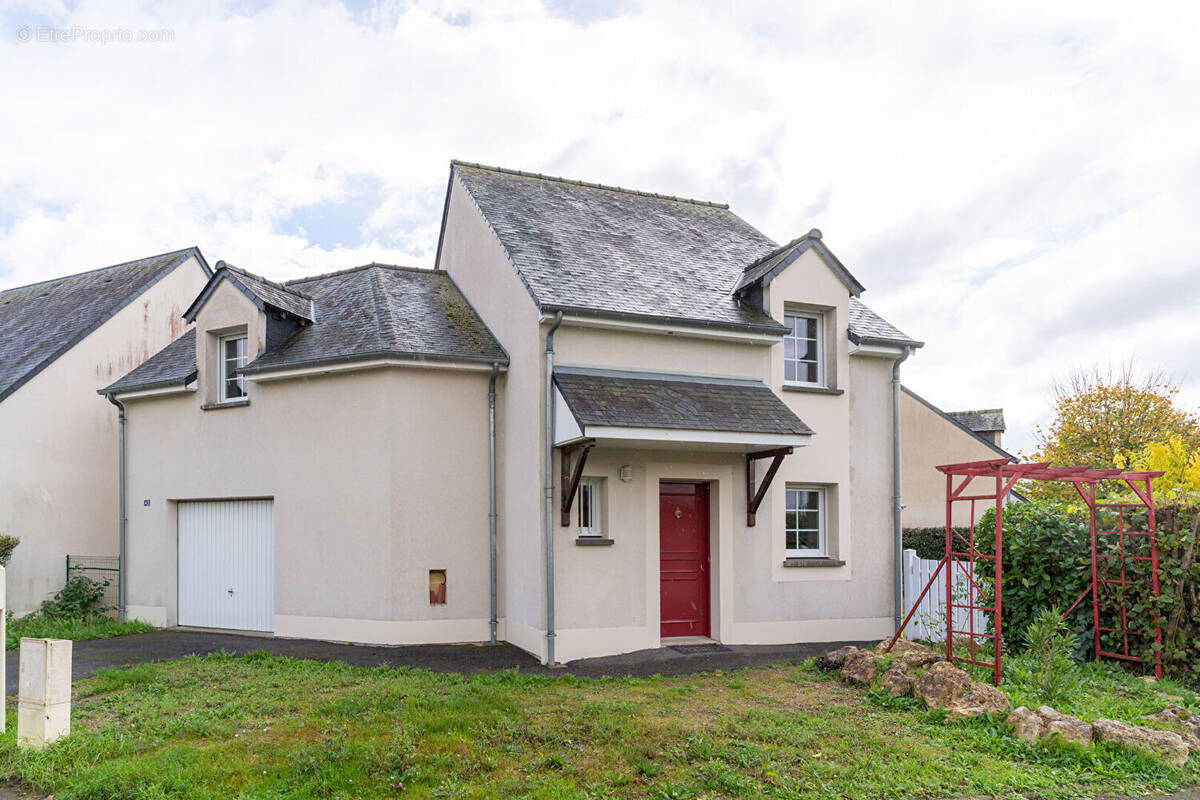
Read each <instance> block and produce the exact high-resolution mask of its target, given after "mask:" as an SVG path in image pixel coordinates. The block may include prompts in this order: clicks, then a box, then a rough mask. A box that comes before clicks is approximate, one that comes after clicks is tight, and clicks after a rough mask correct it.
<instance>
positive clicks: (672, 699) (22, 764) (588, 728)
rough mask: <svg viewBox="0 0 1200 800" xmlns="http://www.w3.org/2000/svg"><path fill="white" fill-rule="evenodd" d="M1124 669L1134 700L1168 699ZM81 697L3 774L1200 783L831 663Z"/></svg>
mask: <svg viewBox="0 0 1200 800" xmlns="http://www.w3.org/2000/svg"><path fill="white" fill-rule="evenodd" d="M1114 681H1115V683H1116V684H1119V685H1121V686H1122V687H1126V689H1123V691H1127V694H1125V695H1122V697H1121V700H1120V703H1122V704H1124V705H1123V706H1122V707H1121V708H1123V709H1124V710H1125V711H1126V712H1128V713H1140V712H1141V711H1142V710H1158V709H1159V708H1161V706H1162V703H1163V702H1164V701H1163V700H1162V699H1161V698H1159V697H1158V696H1156V695H1155V694H1154V690H1153V689H1152V688H1151V687H1149V686H1146V685H1145V684H1142V683H1141V682H1140V680H1137V679H1133V680H1129V679H1120V680H1117V679H1114ZM1171 688H1172V691H1174V690H1175V689H1174V688H1173V687H1171ZM1179 691H1182V690H1179ZM75 695H76V701H75V709H74V715H73V722H72V724H73V727H74V731H75V732H74V733H73V734H72V736H70V737H69V738H68V739H66V740H64V741H63V742H60V743H59V744H57V745H55V746H53V747H52V748H50V749H48V750H46V751H42V752H31V751H18V750H16V749H15V747H14V742H15V735H14V732H13V728H14V727H15V724H14V723H15V715H13V714H11V713H10V715H9V732H8V733H7V734H5V735H4V736H3V738H0V777H6V778H12V779H17V780H19V781H23V782H25V783H26V784H27V785H29V786H31V787H32V788H35V789H37V790H39V791H42V792H53V793H54V795H55V797H56V798H58V800H63V799H64V798H106V799H108V798H147V799H148V798H176V797H178V798H183V797H186V798H243V799H247V798H267V797H283V796H286V797H294V798H310V797H311V798H347V799H348V798H386V797H400V796H404V797H438V798H449V797H481V798H508V797H535V798H575V797H579V798H584V797H615V798H642V797H650V798H691V797H710V798H716V797H779V798H783V797H787V798H797V797H799V798H830V797H852V798H871V797H928V798H937V797H965V796H980V795H996V796H1015V795H1016V794H1017V793H1025V792H1028V793H1031V794H1033V795H1036V796H1038V797H1045V798H1066V797H1081V796H1089V797H1090V796H1092V795H1095V794H1099V793H1101V792H1105V793H1110V794H1111V793H1119V792H1123V791H1127V792H1142V791H1148V790H1151V789H1157V790H1170V789H1173V788H1175V787H1178V786H1179V785H1181V784H1187V785H1193V784H1196V783H1200V766H1198V765H1197V763H1196V762H1197V761H1200V759H1192V762H1191V763H1190V764H1189V766H1188V767H1186V768H1183V769H1176V768H1172V767H1169V766H1167V765H1165V764H1163V763H1162V762H1160V761H1157V760H1154V759H1152V758H1149V757H1146V756H1142V755H1138V754H1135V753H1132V752H1127V751H1124V750H1118V749H1114V748H1111V747H1108V746H1105V745H1101V746H1097V747H1096V748H1095V749H1094V750H1092V751H1082V750H1077V749H1070V748H1040V747H1035V746H1031V745H1028V744H1025V743H1024V742H1021V741H1018V740H1016V739H1013V738H1012V737H1010V736H1008V735H1007V731H1006V729H1005V727H1004V725H1003V723H1002V721H1001V720H999V719H977V720H974V721H970V722H960V723H946V722H944V721H943V720H942V718H941V715H939V714H932V713H930V712H927V711H924V710H922V709H919V708H917V707H916V704H915V703H914V702H913V701H911V700H899V701H897V700H892V699H891V698H890V696H886V695H883V694H880V693H871V694H867V693H861V692H857V691H854V690H851V689H848V688H845V687H843V686H842V685H841V684H839V683H838V682H837V681H836V680H833V679H831V678H828V677H827V676H824V675H822V674H819V673H818V672H816V671H815V669H814V668H813V667H811V666H810V665H801V666H799V667H795V666H788V667H770V668H760V669H748V670H740V671H736V672H725V673H712V674H700V675H689V676H678V677H656V678H649V679H605V680H598V681H597V680H588V679H581V678H574V677H571V676H568V675H564V676H556V677H542V676H532V675H524V674H520V673H517V672H512V671H510V672H502V673H498V674H479V675H474V676H469V677H464V676H459V675H441V674H433V673H429V672H424V671H420V670H409V669H399V670H396V669H391V668H383V667H381V668H376V669H364V668H359V667H351V666H347V665H345V664H341V663H329V664H322V663H317V662H310V661H299V660H292V659H287V658H278V657H273V656H269V655H266V654H263V653H253V654H250V655H247V656H245V657H240V658H238V657H233V656H226V655H214V656H206V657H191V658H186V659H183V660H179V661H173V662H165V663H161V664H144V665H140V666H136V667H132V668H129V669H125V670H110V671H107V672H103V673H101V674H99V675H97V676H96V677H93V678H91V679H88V680H84V681H80V682H78V683H77V684H76V686H75ZM1195 701H1196V697H1195V696H1194V695H1191V694H1186V696H1185V702H1187V703H1190V704H1194V703H1195ZM1154 706H1157V707H1156V708H1152V707H1154ZM1117 710H1121V709H1117Z"/></svg>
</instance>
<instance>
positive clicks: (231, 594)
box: [226, 589, 233, 597]
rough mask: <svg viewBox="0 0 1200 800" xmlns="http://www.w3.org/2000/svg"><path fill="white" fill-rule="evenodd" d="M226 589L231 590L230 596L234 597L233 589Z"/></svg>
mask: <svg viewBox="0 0 1200 800" xmlns="http://www.w3.org/2000/svg"><path fill="white" fill-rule="evenodd" d="M226 591H228V592H229V596H230V597H233V589H227V590H226Z"/></svg>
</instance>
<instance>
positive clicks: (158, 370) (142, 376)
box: [100, 328, 196, 394]
mask: <svg viewBox="0 0 1200 800" xmlns="http://www.w3.org/2000/svg"><path fill="white" fill-rule="evenodd" d="M195 378H196V329H195V328H189V329H188V330H187V332H185V333H184V334H183V335H182V336H180V337H179V338H178V339H176V340H175V341H173V342H171V343H170V344H169V345H167V346H166V347H164V348H163V349H162V350H159V351H158V352H157V353H155V354H154V355H153V356H151V357H150V359H149V360H148V361H146V362H144V363H143V364H142V365H141V366H139V367H136V368H135V369H134V370H133V371H132V372H130V373H128V374H126V375H125V376H124V377H122V378H121V379H120V380H118V381H117V382H116V383H114V384H112V385H111V386H107V387H105V388H104V389H101V390H100V391H101V393H103V394H108V393H110V392H111V393H113V394H118V393H121V392H132V391H139V390H144V389H158V388H162V387H166V386H185V385H186V384H188V383H191V382H192V381H193V380H195Z"/></svg>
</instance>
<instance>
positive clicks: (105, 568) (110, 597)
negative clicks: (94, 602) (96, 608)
mask: <svg viewBox="0 0 1200 800" xmlns="http://www.w3.org/2000/svg"><path fill="white" fill-rule="evenodd" d="M120 564H121V561H120V559H119V558H118V557H117V556H72V555H68V556H67V580H70V579H71V578H73V577H75V576H76V575H83V576H84V577H87V578H91V579H92V580H94V581H95V582H96V583H103V584H105V586H104V599H103V600H101V601H100V605H101V606H103V607H104V608H106V609H108V610H109V611H115V610H116V609H117V607H118V605H119V604H120V602H121V569H120Z"/></svg>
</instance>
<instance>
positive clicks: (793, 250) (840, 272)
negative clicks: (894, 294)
mask: <svg viewBox="0 0 1200 800" xmlns="http://www.w3.org/2000/svg"><path fill="white" fill-rule="evenodd" d="M808 250H816V251H817V252H818V253H819V254H820V255H821V258H823V259H824V260H825V263H827V264H828V265H829V267H830V269H832V270H833V271H834V273H835V274H837V276H838V277H839V278H841V280H842V283H844V284H846V288H847V289H849V290H850V294H852V295H854V296H855V297H857V296H858V295H860V294H862V293H863V292H864V291H866V287H864V286H863V285H862V284H861V283H859V282H858V279H857V278H855V277H854V276H853V275H851V274H850V270H848V269H846V266H845V265H844V264H843V263H842V262H841V260H839V259H838V257H837V256H835V255H834V254H833V251H831V250H830V249H829V248H828V247H826V246H825V243H824V242H822V241H821V232H820V231H819V230H817V229H816V228H813V229H812V230H811V231H809V232H808V233H806V234H804V235H803V236H801V237H799V238H796V239H792V240H791V241H790V242H788V243H787V244H785V245H782V246H781V247H777V248H775V249H774V250H772V251H771V252H770V253H767V254H766V255H765V256H763V257H762V258H759V259H757V260H756V261H752V262H751V263H750V264H748V265H747V266H746V268H745V269H744V270H743V271H742V276H741V278H739V279H738V282H737V286H736V287H734V291H741V290H742V289H745V288H747V287H749V286H752V285H754V284H756V283H759V282H760V281H762V282H766V283H770V281H771V279H772V278H774V277H775V276H776V275H778V274H779V273H780V272H782V271H783V270H785V269H787V268H788V266H790V265H791V264H792V263H793V262H794V261H795V260H796V259H798V258H799V257H800V256H802V255H804V253H806V252H807V251H808Z"/></svg>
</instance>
